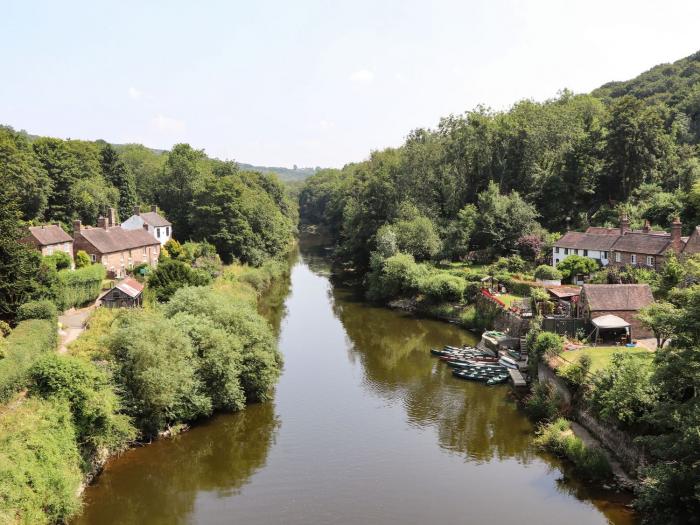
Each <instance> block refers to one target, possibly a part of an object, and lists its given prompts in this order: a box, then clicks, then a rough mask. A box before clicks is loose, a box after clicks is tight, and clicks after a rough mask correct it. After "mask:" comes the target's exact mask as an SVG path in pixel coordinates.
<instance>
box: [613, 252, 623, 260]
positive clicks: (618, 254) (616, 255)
mask: <svg viewBox="0 0 700 525" xmlns="http://www.w3.org/2000/svg"><path fill="white" fill-rule="evenodd" d="M621 261H622V256H621V254H620V252H615V262H621Z"/></svg>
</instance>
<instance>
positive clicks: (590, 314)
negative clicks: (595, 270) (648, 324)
mask: <svg viewBox="0 0 700 525" xmlns="http://www.w3.org/2000/svg"><path fill="white" fill-rule="evenodd" d="M653 302H654V297H653V296H652V294H651V288H650V287H649V285H648V284H584V285H583V287H582V289H581V297H580V300H579V305H580V306H579V308H580V310H579V314H580V316H581V317H584V318H586V319H587V320H588V321H591V322H592V323H593V324H594V326H595V323H594V320H595V319H597V318H599V317H600V318H602V317H603V316H614V317H618V318H620V319H623V320H624V322H625V323H626V324H628V325H629V330H630V332H631V335H633V336H635V337H640V338H643V337H652V336H653V334H652V333H651V331H650V330H648V329H647V328H645V327H644V326H642V324H641V323H640V322H639V320H638V319H637V314H638V313H639V310H641V309H642V308H644V307H645V306H648V305H650V304H651V303H653ZM606 319H607V321H610V319H611V317H606ZM606 319H603V320H602V321H606ZM603 324H605V323H603ZM607 324H609V322H608V323H607ZM607 324H606V326H607Z"/></svg>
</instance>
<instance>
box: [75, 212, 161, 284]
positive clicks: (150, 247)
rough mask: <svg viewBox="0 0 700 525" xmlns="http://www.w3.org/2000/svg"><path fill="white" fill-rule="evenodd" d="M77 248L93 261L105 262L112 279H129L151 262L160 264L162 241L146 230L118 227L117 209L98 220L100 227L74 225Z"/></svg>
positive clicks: (77, 223) (153, 264)
mask: <svg viewBox="0 0 700 525" xmlns="http://www.w3.org/2000/svg"><path fill="white" fill-rule="evenodd" d="M73 247H74V249H75V250H76V251H77V250H84V251H85V252H87V254H88V255H89V256H90V259H91V260H92V261H93V262H99V263H102V265H103V266H104V267H105V268H106V269H107V273H108V275H109V276H110V277H117V278H121V277H126V271H127V269H129V268H133V267H134V266H136V265H138V264H141V263H147V264H150V265H151V266H156V265H157V264H158V256H159V255H160V242H159V241H158V240H157V239H156V238H155V237H154V236H153V235H151V234H150V233H148V232H147V231H146V230H145V229H143V228H142V229H140V230H125V229H124V228H122V227H121V226H118V225H116V224H115V213H114V209H112V208H110V210H109V213H108V215H107V217H100V218H99V219H98V220H97V227H96V228H92V227H90V226H83V225H82V224H81V222H80V221H74V222H73Z"/></svg>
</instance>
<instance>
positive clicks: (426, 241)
mask: <svg viewBox="0 0 700 525" xmlns="http://www.w3.org/2000/svg"><path fill="white" fill-rule="evenodd" d="M393 230H394V231H395V232H396V245H397V247H398V249H399V251H401V252H403V253H409V254H411V255H413V257H414V258H415V259H416V261H426V260H429V259H432V258H433V257H434V256H435V255H437V253H438V252H439V251H440V248H441V246H442V242H441V241H440V236H439V235H438V233H437V231H436V229H435V226H434V225H433V223H432V221H431V220H430V219H428V218H427V217H423V216H418V217H414V218H412V219H409V220H401V221H398V222H396V223H394V224H393Z"/></svg>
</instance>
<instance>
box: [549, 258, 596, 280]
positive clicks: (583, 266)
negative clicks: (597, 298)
mask: <svg viewBox="0 0 700 525" xmlns="http://www.w3.org/2000/svg"><path fill="white" fill-rule="evenodd" d="M597 269H598V263H597V262H595V261H594V260H593V259H589V258H588V257H584V256H582V255H569V256H567V257H566V258H565V259H564V260H563V261H560V262H559V264H557V270H559V271H560V272H561V274H562V276H563V277H564V279H573V278H574V277H576V276H577V275H589V274H591V273H593V272H595V271H596V270H597Z"/></svg>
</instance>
